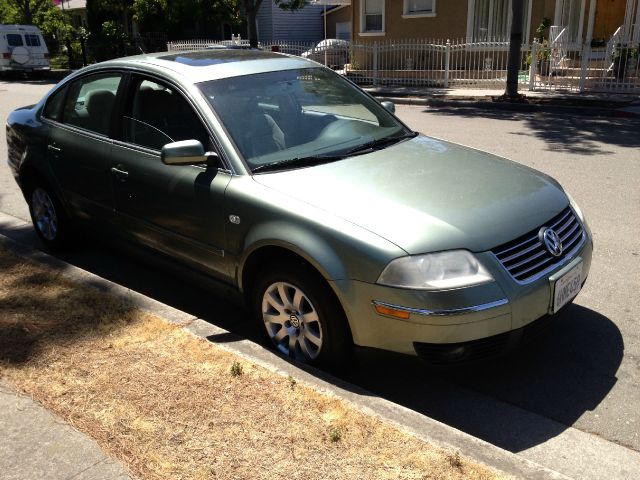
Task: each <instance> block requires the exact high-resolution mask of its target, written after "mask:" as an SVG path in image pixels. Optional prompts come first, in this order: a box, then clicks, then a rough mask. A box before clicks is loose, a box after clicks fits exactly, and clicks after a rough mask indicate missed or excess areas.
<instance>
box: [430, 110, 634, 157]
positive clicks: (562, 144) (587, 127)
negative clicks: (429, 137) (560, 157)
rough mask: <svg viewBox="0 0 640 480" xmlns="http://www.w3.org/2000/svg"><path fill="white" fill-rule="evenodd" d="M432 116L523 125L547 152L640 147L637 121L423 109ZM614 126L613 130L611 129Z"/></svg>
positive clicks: (593, 152)
mask: <svg viewBox="0 0 640 480" xmlns="http://www.w3.org/2000/svg"><path fill="white" fill-rule="evenodd" d="M425 113H430V114H432V115H449V116H460V117H468V118H489V119H493V120H508V121H519V122H524V123H525V124H526V126H527V127H528V128H530V129H532V130H533V131H534V133H533V135H535V136H536V137H537V138H539V139H540V140H543V141H544V142H545V143H546V144H547V150H553V151H560V152H567V153H577V154H581V155H602V154H608V153H611V152H608V151H606V150H603V149H601V148H600V147H599V146H598V143H599V142H600V143H604V144H609V145H617V146H620V147H630V148H638V147H640V135H638V134H637V132H638V129H640V119H632V118H617V117H598V116H588V115H585V114H582V115H573V114H571V113H564V114H563V113H546V112H518V111H513V110H502V109H498V108H473V107H465V106H443V107H434V108H430V109H428V110H425ZM612 127H614V128H612Z"/></svg>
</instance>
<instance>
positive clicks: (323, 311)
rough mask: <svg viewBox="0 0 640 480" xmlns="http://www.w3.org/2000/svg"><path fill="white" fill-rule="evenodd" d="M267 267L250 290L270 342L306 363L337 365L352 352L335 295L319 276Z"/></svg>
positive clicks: (297, 270)
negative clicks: (266, 271)
mask: <svg viewBox="0 0 640 480" xmlns="http://www.w3.org/2000/svg"><path fill="white" fill-rule="evenodd" d="M275 268H277V267H274V266H272V267H270V268H268V270H269V273H266V274H264V275H263V276H262V278H261V279H260V280H259V281H258V283H257V285H256V288H255V289H254V293H253V306H254V312H255V315H256V317H257V320H258V322H259V323H260V325H261V326H262V329H263V332H264V333H265V334H266V336H267V338H268V339H269V341H270V342H271V343H272V345H273V346H274V347H275V348H276V350H278V351H279V352H280V353H281V354H283V355H285V356H287V357H289V358H291V359H294V360H297V361H300V362H304V363H309V364H312V365H319V366H326V367H329V366H335V365H338V364H339V363H340V362H342V361H343V360H344V359H345V357H346V356H347V355H348V353H349V352H350V350H351V348H350V347H351V345H352V340H351V334H350V331H349V328H348V325H347V322H346V319H345V318H344V313H343V312H342V309H341V308H340V305H339V304H338V302H337V300H336V298H335V296H334V295H333V293H332V292H331V291H330V289H329V287H328V285H327V284H326V282H325V281H324V279H322V278H321V277H320V276H319V275H318V274H316V273H315V272H312V271H310V269H303V268H299V267H288V268H287V269H286V270H284V271H274V270H275Z"/></svg>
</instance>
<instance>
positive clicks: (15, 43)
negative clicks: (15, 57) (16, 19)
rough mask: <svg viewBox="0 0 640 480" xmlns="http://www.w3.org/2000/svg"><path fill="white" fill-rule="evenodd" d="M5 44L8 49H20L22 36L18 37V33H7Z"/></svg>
mask: <svg viewBox="0 0 640 480" xmlns="http://www.w3.org/2000/svg"><path fill="white" fill-rule="evenodd" d="M7 44H8V45H9V46H10V47H22V46H23V45H24V44H23V43H22V35H20V34H19V33H8V34H7Z"/></svg>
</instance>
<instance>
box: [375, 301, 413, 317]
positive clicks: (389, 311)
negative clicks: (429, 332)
mask: <svg viewBox="0 0 640 480" xmlns="http://www.w3.org/2000/svg"><path fill="white" fill-rule="evenodd" d="M373 308H375V309H376V312H378V313H379V314H380V315H388V316H389V317H395V318H399V319H401V320H409V312H407V311H406V310H397V309H395V308H391V307H387V306H385V305H379V304H375V305H374V306H373Z"/></svg>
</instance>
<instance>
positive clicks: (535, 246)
mask: <svg viewBox="0 0 640 480" xmlns="http://www.w3.org/2000/svg"><path fill="white" fill-rule="evenodd" d="M536 248H544V247H543V246H542V244H541V243H540V242H537V243H535V244H534V245H532V246H530V247H529V248H526V249H524V250H522V251H521V252H518V253H514V254H513V255H509V256H508V257H507V258H500V261H501V262H502V263H507V262H509V261H511V260H513V259H514V258H518V257H521V256H522V255H525V254H527V253H529V252H531V251H533V250H535V249H536Z"/></svg>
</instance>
